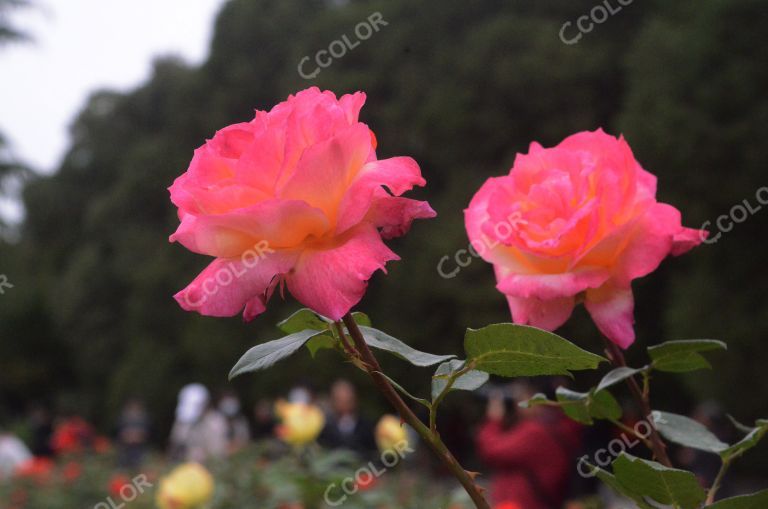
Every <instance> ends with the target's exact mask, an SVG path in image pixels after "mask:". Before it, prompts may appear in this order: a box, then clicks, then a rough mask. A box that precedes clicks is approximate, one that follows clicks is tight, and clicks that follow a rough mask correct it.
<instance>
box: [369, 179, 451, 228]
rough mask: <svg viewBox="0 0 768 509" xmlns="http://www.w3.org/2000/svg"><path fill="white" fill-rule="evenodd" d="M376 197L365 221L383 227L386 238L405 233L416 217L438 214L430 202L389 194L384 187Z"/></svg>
mask: <svg viewBox="0 0 768 509" xmlns="http://www.w3.org/2000/svg"><path fill="white" fill-rule="evenodd" d="M380 191H381V192H380V193H377V194H378V197H377V198H375V199H374V201H373V204H372V205H371V208H370V209H369V210H368V214H367V215H366V216H365V221H366V222H368V223H371V224H373V225H374V226H376V227H377V228H381V236H382V237H383V238H385V239H391V238H393V237H400V236H401V235H405V234H406V233H407V232H408V230H410V228H411V223H413V220H414V219H429V218H432V217H435V216H437V213H436V212H435V211H434V210H432V207H430V206H429V203H427V202H425V201H418V200H411V199H410V198H402V197H400V196H389V195H388V194H387V193H386V191H384V190H383V189H381V190H380Z"/></svg>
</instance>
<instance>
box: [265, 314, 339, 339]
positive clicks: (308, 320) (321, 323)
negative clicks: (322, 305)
mask: <svg viewBox="0 0 768 509" xmlns="http://www.w3.org/2000/svg"><path fill="white" fill-rule="evenodd" d="M329 323H333V322H331V321H330V320H328V319H327V318H325V317H320V315H318V314H317V313H315V312H314V311H312V310H311V309H307V308H303V309H299V310H298V311H296V312H295V313H294V314H292V315H291V316H289V317H288V318H286V319H285V320H283V321H282V322H280V323H278V324H277V326H278V327H279V328H280V330H281V331H283V332H285V333H286V334H294V333H296V332H301V331H303V330H307V329H311V330H320V331H322V330H328V324H329Z"/></svg>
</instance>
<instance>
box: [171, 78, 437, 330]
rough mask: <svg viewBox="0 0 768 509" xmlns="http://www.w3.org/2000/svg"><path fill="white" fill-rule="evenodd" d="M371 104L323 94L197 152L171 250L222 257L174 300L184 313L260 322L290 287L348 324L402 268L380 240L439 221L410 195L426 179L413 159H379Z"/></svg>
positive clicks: (183, 184) (184, 183)
mask: <svg viewBox="0 0 768 509" xmlns="http://www.w3.org/2000/svg"><path fill="white" fill-rule="evenodd" d="M364 102H365V94H363V93H362V92H357V93H355V94H351V95H344V96H342V97H341V98H339V99H337V98H336V96H335V95H334V94H333V93H332V92H328V91H325V92H321V91H320V90H319V89H318V88H316V87H313V88H310V89H307V90H304V91H302V92H299V93H298V94H296V95H295V96H290V97H289V98H288V100H286V101H284V102H282V103H280V104H278V105H277V106H275V107H274V108H272V110H270V111H268V112H266V111H257V112H256V117H255V118H254V119H253V120H251V121H250V122H243V123H240V124H234V125H231V126H229V127H226V128H224V129H222V130H220V131H219V132H217V133H216V135H215V136H214V137H213V139H211V140H208V141H207V142H206V143H205V144H204V145H203V146H202V147H200V148H198V149H197V150H196V151H195V155H194V157H193V159H192V162H191V163H190V166H189V169H188V170H187V171H186V172H185V173H184V174H183V175H181V176H180V177H179V178H177V179H176V181H175V182H174V183H173V185H172V186H171V187H170V192H171V200H172V201H173V203H174V204H175V205H176V206H177V207H178V209H179V212H178V214H179V219H180V220H181V224H180V225H179V227H178V229H177V230H176V233H174V234H173V235H171V241H176V242H180V243H181V244H183V245H184V246H185V247H186V248H187V249H189V250H191V251H194V252H195V253H200V254H204V255H208V256H213V257H215V260H214V261H213V262H212V263H211V264H210V265H209V266H208V267H207V268H206V269H205V270H203V272H202V273H201V274H200V275H199V276H198V277H197V278H196V279H195V280H194V281H192V283H191V284H190V285H189V286H187V287H186V288H185V289H184V290H182V291H180V292H179V293H178V294H176V296H175V298H176V300H177V301H178V302H179V304H180V305H181V306H182V307H183V308H184V309H186V310H194V311H197V312H199V313H201V314H204V315H210V316H232V315H235V314H238V313H240V312H241V311H243V312H244V317H245V319H246V320H250V319H252V318H253V317H255V316H256V315H258V314H260V313H262V312H263V311H264V310H265V308H266V304H267V301H268V300H269V298H270V296H271V294H272V293H273V291H274V290H275V289H276V288H278V287H280V288H282V286H283V285H285V286H287V288H288V290H289V291H290V293H291V294H293V296H294V297H295V298H296V299H297V300H299V301H300V302H301V303H302V304H304V305H305V306H307V307H309V308H311V309H313V310H314V311H316V312H318V313H320V314H323V315H325V316H327V317H329V318H331V319H334V320H338V319H340V318H341V317H342V316H344V315H345V314H346V313H347V312H348V311H349V310H350V309H351V308H352V306H354V305H355V304H357V303H358V302H359V301H360V299H361V298H362V297H363V294H364V293H365V288H366V285H367V281H368V279H369V278H370V277H371V275H372V274H373V273H374V272H375V271H376V270H379V269H382V270H383V269H384V266H385V264H386V263H387V262H388V261H391V260H397V259H398V257H397V255H396V254H395V253H393V252H392V251H391V250H390V249H389V248H388V247H387V246H386V245H385V244H384V242H383V241H382V239H387V238H391V237H395V236H399V235H402V234H404V233H405V232H406V231H408V229H409V227H410V225H411V222H412V221H413V220H414V219H416V218H429V217H434V216H435V212H434V211H433V210H432V208H431V207H430V206H429V204H427V202H423V201H416V200H411V199H408V198H403V197H401V196H400V195H401V194H403V193H404V192H406V191H408V190H410V189H411V188H413V186H423V185H424V184H425V181H424V179H423V178H422V176H421V172H420V170H419V166H418V164H416V161H414V160H413V159H411V158H410V157H393V158H390V159H381V160H379V159H377V157H376V138H375V136H374V135H373V132H372V131H371V130H370V129H369V128H368V126H367V125H365V124H364V123H362V122H360V121H359V120H358V115H359V113H360V109H361V108H362V106H363V103H364ZM385 188H386V189H385ZM387 190H389V192H388V191H387Z"/></svg>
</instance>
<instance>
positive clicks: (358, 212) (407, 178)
mask: <svg viewBox="0 0 768 509" xmlns="http://www.w3.org/2000/svg"><path fill="white" fill-rule="evenodd" d="M424 184H426V181H425V180H424V178H423V177H422V176H421V170H420V169H419V165H418V164H417V163H416V161H414V160H413V159H412V158H410V157H392V158H390V159H382V160H379V161H372V162H369V163H366V164H365V166H363V167H362V169H361V170H360V172H359V173H358V174H357V175H356V176H355V179H354V181H353V182H352V184H351V185H350V186H349V190H348V191H347V192H346V194H345V195H344V198H343V199H342V201H341V205H340V206H339V218H338V223H337V224H336V233H337V234H341V233H344V232H345V231H346V230H348V229H349V228H352V227H353V226H355V225H356V224H358V223H359V222H360V221H361V220H362V219H363V218H364V217H365V215H366V214H367V213H368V210H369V209H370V207H371V204H372V202H373V200H374V197H375V196H381V195H382V193H381V192H380V191H383V189H382V186H386V187H387V188H389V190H390V191H391V192H392V193H393V194H395V195H396V196H399V195H401V194H403V193H404V192H406V191H409V190H410V189H412V188H413V186H423V185H424Z"/></svg>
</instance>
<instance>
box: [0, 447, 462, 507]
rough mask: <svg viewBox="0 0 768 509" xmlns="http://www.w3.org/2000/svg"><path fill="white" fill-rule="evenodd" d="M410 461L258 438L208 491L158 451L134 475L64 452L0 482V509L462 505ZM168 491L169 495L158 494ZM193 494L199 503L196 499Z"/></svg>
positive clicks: (214, 472)
mask: <svg viewBox="0 0 768 509" xmlns="http://www.w3.org/2000/svg"><path fill="white" fill-rule="evenodd" d="M418 461H419V460H418V458H407V459H406V460H405V461H404V462H403V463H402V464H398V465H396V466H393V467H392V468H386V467H384V466H382V465H381V463H380V461H379V460H378V459H368V458H365V459H363V458H360V457H358V456H356V455H355V454H353V453H351V452H348V451H343V450H334V451H328V450H323V449H321V448H319V447H317V446H314V445H313V446H311V447H308V448H306V449H303V450H299V449H296V450H293V449H290V450H287V449H286V446H285V445H284V444H280V443H277V442H274V441H265V442H261V443H257V444H255V445H253V446H251V447H249V448H247V449H245V450H243V451H241V452H239V453H237V454H235V455H233V456H231V457H229V458H227V459H226V460H223V461H220V462H218V463H216V464H211V465H209V466H208V467H207V470H208V471H209V472H210V474H211V476H212V478H213V490H212V493H202V492H204V491H206V486H205V482H201V481H200V473H199V472H191V473H190V472H182V473H180V474H178V475H170V473H171V472H172V471H173V470H174V468H178V466H177V465H172V464H170V463H168V462H167V461H165V460H164V459H163V458H161V457H159V456H154V457H153V458H151V459H150V460H149V461H148V462H147V463H146V464H145V466H144V467H143V468H142V469H141V470H140V471H138V472H120V471H117V470H115V468H114V465H115V457H114V454H113V453H112V452H104V453H100V454H93V453H88V454H79V453H71V454H67V455H65V456H63V457H60V458H59V459H57V460H56V461H55V462H52V461H50V460H44V459H43V460H41V459H35V460H34V461H32V462H30V463H28V464H27V465H25V466H24V468H22V469H20V470H19V472H18V473H17V474H16V476H15V477H14V478H13V479H11V480H6V481H5V482H3V483H0V502H2V503H1V504H0V505H1V506H2V508H3V509H73V508H93V509H125V508H127V509H150V508H155V507H159V508H161V509H192V508H199V509H203V508H205V509H243V508H249V507H259V508H260V509H312V508H326V507H345V508H349V509H363V508H365V509H369V508H372V507H375V508H379V509H385V508H392V509H395V508H397V509H410V508H413V509H431V508H434V509H438V508H441V509H446V508H451V509H464V508H465V507H470V506H469V504H467V503H466V501H465V500H464V499H462V498H461V496H462V495H461V493H460V492H457V491H454V490H452V487H451V486H450V484H446V483H443V482H439V481H437V480H436V479H435V478H432V477H431V476H430V475H429V474H427V473H425V472H426V469H424V468H420V465H418V464H417V463H418ZM361 472H362V473H361ZM371 474H372V475H371ZM356 476H357V477H356ZM350 479H351V481H350ZM342 486H345V487H346V490H345V489H344V488H342ZM329 487H330V488H329ZM201 490H202V491H201ZM168 493H172V495H173V497H175V498H172V497H171V498H169V497H166V498H165V499H164V498H163V496H162V495H163V494H168ZM326 493H328V495H327V498H328V500H329V501H330V502H331V503H330V504H329V503H327V502H326V501H325V499H326ZM206 495H209V496H206ZM201 498H204V499H206V501H205V502H204V503H199V501H200V500H201ZM342 499H343V501H342Z"/></svg>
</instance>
